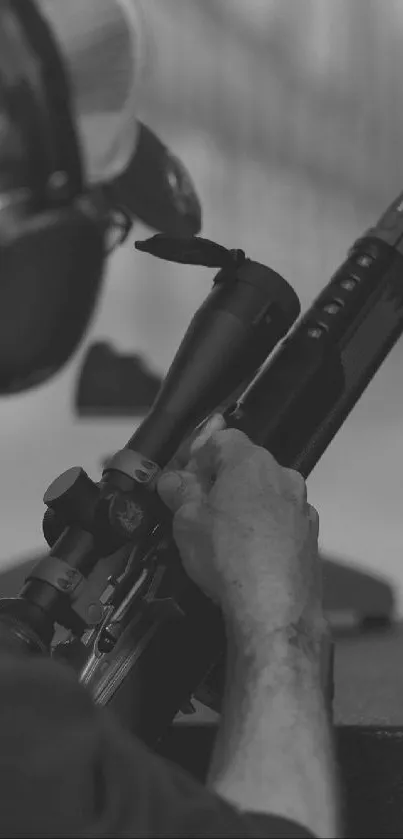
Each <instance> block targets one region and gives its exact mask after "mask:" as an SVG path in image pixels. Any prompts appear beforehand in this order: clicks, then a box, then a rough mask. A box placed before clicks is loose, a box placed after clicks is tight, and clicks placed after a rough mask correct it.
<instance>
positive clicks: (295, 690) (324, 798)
mask: <svg viewBox="0 0 403 839" xmlns="http://www.w3.org/2000/svg"><path fill="white" fill-rule="evenodd" d="M227 629H228V627H227ZM244 649H245V647H244V645H242V644H240V643H239V639H238V640H237V639H236V637H235V634H234V633H233V632H231V631H228V663H227V681H226V692H225V698H224V705H223V712H222V719H221V724H220V727H219V731H218V735H217V740H216V744H215V749H214V753H213V758H212V763H211V767H210V771H209V776H208V780H207V783H208V785H209V786H210V787H211V788H213V789H214V790H215V791H216V792H217V793H219V794H220V795H221V796H222V797H223V798H225V799H226V800H228V801H230V802H231V803H232V804H235V805H236V806H237V807H239V808H240V809H241V810H244V811H245V810H248V811H256V812H262V813H272V814H277V815H280V816H283V817H284V818H288V819H291V820H293V821H296V822H297V823H299V824H300V825H303V826H304V827H306V828H308V830H310V831H312V832H313V833H314V834H316V835H317V836H320V837H336V836H338V835H340V833H339V831H340V824H339V818H338V789H337V773H336V770H335V763H334V758H333V744H332V733H331V729H330V726H329V723H328V719H327V712H326V706H325V701H324V697H323V691H322V686H321V681H320V667H319V662H318V661H315V660H314V657H313V655H312V654H311V653H310V652H308V651H307V650H303V649H301V646H300V645H298V646H296V645H295V644H293V643H292V640H290V638H289V637H286V636H285V634H283V633H277V634H275V635H272V636H271V637H270V636H269V637H268V638H267V639H266V642H265V643H263V642H259V643H258V644H257V645H256V649H254V650H253V652H251V653H249V654H248V655H247V654H245V652H244Z"/></svg>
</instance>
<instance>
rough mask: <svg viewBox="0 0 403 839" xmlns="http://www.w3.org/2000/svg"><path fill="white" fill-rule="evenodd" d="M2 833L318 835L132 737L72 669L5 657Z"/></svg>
mask: <svg viewBox="0 0 403 839" xmlns="http://www.w3.org/2000/svg"><path fill="white" fill-rule="evenodd" d="M0 795H1V806H0V836H14V837H16V836H19V837H22V836H30V837H39V836H40V837H50V836H52V837H83V838H84V837H97V839H98V837H99V838H101V837H155V839H157V837H175V838H176V837H178V839H179V837H242V839H244V837H285V836H287V837H301V839H302V837H309V836H312V834H310V833H309V832H308V831H306V830H304V829H303V828H301V827H300V826H298V825H296V824H293V823H292V822H287V821H286V820H284V819H281V818H277V817H271V816H267V815H257V814H248V813H241V812H238V811H237V809H236V808H235V807H232V806H230V805H229V804H227V803H226V802H225V801H223V800H222V799H221V798H220V797H219V796H216V795H215V794H214V793H212V792H210V791H209V790H207V789H206V788H205V787H204V786H203V785H202V784H199V782H198V781H196V780H195V779H193V778H192V777H191V776H190V775H188V774H187V773H186V772H185V771H184V770H182V769H181V768H179V767H177V766H176V765H175V764H173V763H170V762H168V761H166V760H164V759H163V758H161V757H159V756H157V755H155V754H154V753H153V752H151V751H150V750H148V749H147V748H146V747H145V746H144V745H143V744H142V743H141V742H140V741H138V740H135V739H134V738H132V737H130V736H129V735H126V733H125V732H124V731H123V730H122V729H121V728H120V726H119V725H118V724H117V722H116V721H115V719H114V718H113V717H112V715H111V714H109V713H108V712H106V711H105V710H102V709H100V708H98V707H96V706H94V704H93V702H92V700H91V698H90V696H89V695H88V694H87V692H86V691H85V690H84V689H83V688H82V687H81V686H80V685H79V684H78V683H77V681H76V678H75V676H74V674H73V673H72V672H71V671H70V670H69V669H68V668H67V667H66V666H65V665H62V664H58V663H56V662H54V661H51V660H42V659H41V660H37V659H31V658H26V657H25V656H24V657H22V656H18V655H14V654H12V653H11V652H8V653H4V652H3V653H2V654H0Z"/></svg>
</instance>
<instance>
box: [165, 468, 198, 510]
mask: <svg viewBox="0 0 403 839" xmlns="http://www.w3.org/2000/svg"><path fill="white" fill-rule="evenodd" d="M157 491H158V494H159V496H160V498H161V499H162V501H163V502H164V504H166V506H167V507H168V508H169V509H170V510H171V511H172V512H173V513H177V512H178V510H180V508H181V507H183V505H184V504H189V503H191V502H193V503H197V502H201V500H202V498H201V496H202V489H201V486H200V483H199V482H198V480H197V477H196V476H195V475H193V474H192V473H191V472H186V471H175V472H170V471H167V472H163V473H162V474H161V476H160V478H159V480H158V481H157Z"/></svg>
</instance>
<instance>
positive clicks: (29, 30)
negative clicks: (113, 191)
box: [0, 0, 107, 394]
mask: <svg viewBox="0 0 403 839" xmlns="http://www.w3.org/2000/svg"><path fill="white" fill-rule="evenodd" d="M66 2H68V0H66ZM106 232H107V221H106V216H105V214H103V213H102V212H100V211H99V212H98V210H97V209H96V205H95V203H94V202H92V201H91V200H90V198H89V196H88V194H86V193H85V184H84V178H83V171H82V165H81V161H80V149H79V144H78V139H77V135H76V131H75V127H74V121H73V116H72V107H71V99H70V91H69V83H68V79H67V77H66V74H65V71H64V67H63V62H62V58H61V56H60V55H59V51H58V47H57V44H56V43H55V39H54V37H53V35H52V32H51V30H50V28H49V26H48V24H47V22H46V20H45V19H44V17H43V16H42V15H41V14H40V12H39V10H38V8H37V6H36V5H35V2H33V0H23V2H12V0H11V1H10V0H0V393H2V394H10V393H15V392H18V391H21V390H26V389H28V388H30V387H33V386H35V385H39V384H41V383H43V382H45V381H46V380H48V379H49V378H50V377H51V376H53V375H54V374H55V373H56V372H57V371H58V370H60V368H61V367H62V366H63V365H64V364H65V363H66V362H67V361H68V360H69V358H70V357H71V355H72V353H73V352H74V351H75V349H76V347H77V345H78V343H79V342H80V340H81V338H82V337H83V335H84V333H85V331H86V328H87V326H88V323H89V320H90V318H91V315H92V312H93V310H94V307H95V303H96V300H97V295H98V292H99V290H100V285H101V279H102V273H103V270H102V269H103V265H104V261H105V257H106V246H105V239H106Z"/></svg>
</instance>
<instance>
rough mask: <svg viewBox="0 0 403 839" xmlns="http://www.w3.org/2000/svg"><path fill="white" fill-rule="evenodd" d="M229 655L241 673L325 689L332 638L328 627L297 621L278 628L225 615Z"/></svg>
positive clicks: (323, 624)
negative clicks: (256, 674)
mask: <svg viewBox="0 0 403 839" xmlns="http://www.w3.org/2000/svg"><path fill="white" fill-rule="evenodd" d="M224 620H225V627H226V634H227V645H228V655H230V656H231V659H232V661H234V662H235V661H236V662H237V667H240V668H241V669H245V670H246V669H252V670H253V671H254V672H258V671H265V672H267V673H270V672H273V674H275V679H276V680H278V679H279V678H281V676H282V678H283V679H284V680H285V681H287V682H289V681H290V680H291V681H293V682H295V680H299V679H303V681H304V683H305V684H308V683H309V684H310V685H311V686H313V685H315V684H317V685H318V686H321V687H322V688H324V689H326V687H327V682H328V678H329V666H330V651H331V638H330V634H329V632H328V627H327V623H326V622H325V621H324V620H322V621H318V622H317V623H316V624H315V625H314V626H312V624H310V623H309V624H308V623H307V622H306V621H305V620H303V619H300V620H299V621H298V622H296V623H290V624H281V625H279V626H277V627H274V626H271V625H270V623H269V621H267V622H266V624H265V625H264V624H262V625H260V624H259V625H258V624H257V623H256V622H252V621H247V622H245V621H240V620H239V618H237V617H235V616H233V615H229V614H228V613H227V614H225V615H224Z"/></svg>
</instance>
